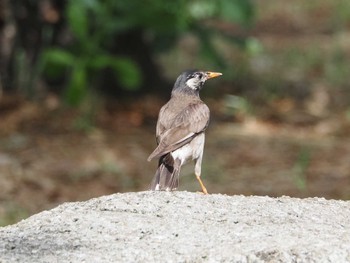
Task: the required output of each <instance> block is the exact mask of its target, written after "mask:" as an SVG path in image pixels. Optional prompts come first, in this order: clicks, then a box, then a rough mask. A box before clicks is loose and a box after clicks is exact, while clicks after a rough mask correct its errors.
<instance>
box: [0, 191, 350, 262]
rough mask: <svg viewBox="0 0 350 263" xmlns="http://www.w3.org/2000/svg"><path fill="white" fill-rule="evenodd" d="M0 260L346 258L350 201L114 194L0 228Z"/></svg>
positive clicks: (348, 257)
mask: <svg viewBox="0 0 350 263" xmlns="http://www.w3.org/2000/svg"><path fill="white" fill-rule="evenodd" d="M0 262H50V263H51V262H350V202H347V201H335V200H325V199H323V198H307V199H296V198H290V197H280V198H270V197H259V196H249V197H245V196H225V195H218V194H213V195H202V194H198V193H188V192H171V193H169V192H139V193H125V194H114V195H110V196H103V197H100V198H95V199H92V200H89V201H86V202H76V203H65V204H62V205H60V206H58V207H57V208H55V209H52V210H49V211H44V212H41V213H39V214H36V215H34V216H32V217H30V218H28V219H26V220H23V221H21V222H19V223H17V224H15V225H12V226H7V227H3V228H0Z"/></svg>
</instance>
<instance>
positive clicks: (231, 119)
mask: <svg viewBox="0 0 350 263" xmlns="http://www.w3.org/2000/svg"><path fill="white" fill-rule="evenodd" d="M335 2H337V5H336V4H334V3H335ZM257 5H258V6H259V8H258V10H259V19H258V21H257V26H256V27H255V28H254V29H253V30H252V32H251V34H252V36H253V37H255V38H256V39H258V40H259V41H260V42H261V44H262V45H261V46H262V47H263V50H260V47H259V46H254V45H253V46H252V49H251V52H250V53H249V52H248V53H249V54H244V55H242V54H241V52H240V51H238V50H236V48H232V47H228V46H227V44H223V42H221V41H220V40H218V43H217V44H218V45H222V50H223V54H224V55H225V57H226V59H227V60H228V61H230V63H232V65H231V64H230V65H229V66H232V68H234V69H235V71H232V72H226V73H225V74H226V75H224V77H226V76H227V78H229V77H231V78H232V77H233V79H235V76H236V75H237V76H238V75H239V76H242V75H243V76H245V78H241V79H243V82H239V81H237V82H234V83H231V82H228V81H225V78H223V79H222V82H217V83H220V84H211V85H212V86H209V88H208V89H207V90H204V96H203V99H204V100H205V101H206V102H207V104H208V105H209V108H210V109H211V111H212V121H211V125H210V127H209V129H208V132H207V137H206V148H205V154H204V163H203V169H202V170H203V172H202V173H203V180H204V182H205V183H206V185H207V188H208V190H209V191H210V192H211V193H227V194H245V195H269V196H281V195H290V196H297V197H307V196H323V197H326V198H335V199H339V198H340V199H349V198H350V192H349V190H348V188H349V185H350V162H349V159H350V137H349V136H348V134H349V131H350V118H349V115H350V114H349V112H350V111H349V106H348V105H349V101H350V98H349V91H350V88H349V84H348V76H349V74H350V67H349V63H348V61H349V56H350V54H349V50H348V46H349V43H350V34H349V29H350V23H349V22H347V21H349V20H347V17H348V16H349V14H348V13H349V12H348V13H347V10H350V7H349V6H348V2H347V1H343V0H337V1H327V0H324V1H317V2H312V3H311V2H310V3H309V2H307V3H305V1H292V2H283V4H282V2H280V1H278V0H274V1H272V0H270V1H264V2H263V4H262V3H260V2H259V1H257ZM347 7H349V8H347ZM218 26H221V27H223V28H224V29H226V30H227V31H228V32H230V31H231V30H235V29H234V28H232V26H229V25H224V24H223V25H218ZM253 43H254V42H253ZM232 49H234V50H232ZM186 52H187V53H186ZM191 52H192V53H191ZM188 53H191V56H188ZM196 57H197V53H196V49H195V43H194V42H193V39H192V38H191V37H190V36H187V37H184V39H183V41H182V42H181V43H179V49H178V50H177V51H174V52H172V53H169V54H167V55H166V56H162V57H160V58H159V62H160V64H161V65H163V66H164V65H166V66H165V67H164V68H166V69H167V70H166V71H165V74H166V75H167V76H168V77H169V78H170V79H174V78H175V77H176V75H177V74H178V73H179V72H180V71H181V70H182V69H184V68H187V67H197V68H198V67H200V66H201V65H202V64H201V63H202V61H200V60H196V59H193V58H196ZM208 69H209V70H215V69H214V68H208ZM248 72H249V73H248ZM230 74H231V75H230ZM244 74H246V75H244ZM249 74H251V75H249ZM251 76H254V77H251ZM216 85H217V86H219V87H217V86H216ZM214 86H215V89H216V92H217V93H219V95H218V94H212V93H213V92H212V91H210V90H211V87H214ZM242 87H243V88H242ZM237 94H238V95H240V96H241V97H240V98H248V99H249V100H250V101H251V103H252V104H250V105H247V102H246V101H245V100H239V99H238V100H237V98H238V97H234V96H233V95H237ZM262 100H263V101H264V103H263V104H261V101H262ZM164 102H165V100H164V99H161V98H157V97H153V96H147V97H144V98H138V99H133V100H130V101H109V102H106V104H105V105H103V106H101V108H100V110H98V112H97V113H96V124H95V125H94V126H91V125H89V123H88V122H87V121H86V119H84V118H83V117H79V115H78V113H77V112H76V111H74V110H72V109H65V107H64V106H62V105H61V104H60V101H59V99H58V98H57V97H56V96H54V95H48V96H47V97H46V98H45V99H43V100H42V101H37V102H28V101H26V100H23V99H22V98H19V97H17V96H10V95H6V96H2V97H1V101H0V119H1V122H0V177H1V191H0V225H6V224H9V223H13V222H16V221H18V220H19V219H21V218H24V217H27V216H28V215H30V214H33V213H36V212H38V211H41V210H43V209H47V208H51V207H53V206H56V205H57V204H59V203H62V202H64V201H75V200H86V199H89V198H91V197H96V196H100V195H105V194H111V193H115V192H126V191H139V190H145V189H147V187H148V184H149V183H150V181H151V179H152V176H153V174H154V171H155V168H156V162H155V161H154V162H152V163H148V162H147V161H146V159H147V156H148V154H149V153H150V152H151V151H152V150H153V149H154V147H155V139H154V129H155V124H156V118H157V114H158V111H159V108H160V107H161V105H162V104H163V103H164ZM237 103H238V106H237ZM253 103H254V104H253ZM259 103H260V104H259ZM192 168H193V167H192V166H191V165H188V166H186V167H185V168H184V169H183V171H182V174H183V175H184V176H183V177H182V178H181V181H180V186H181V190H189V191H197V190H199V186H198V185H197V182H196V180H195V178H194V176H193V169H192Z"/></svg>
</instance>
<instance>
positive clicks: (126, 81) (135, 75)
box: [113, 58, 141, 90]
mask: <svg viewBox="0 0 350 263" xmlns="http://www.w3.org/2000/svg"><path fill="white" fill-rule="evenodd" d="M113 69H114V71H115V72H116V73H117V76H116V79H117V81H118V82H119V83H120V84H121V85H123V86H124V87H125V88H126V89H129V90H136V89H137V88H138V87H139V86H140V83H141V74H140V71H139V69H138V67H137V66H136V64H135V63H134V62H133V61H131V60H130V59H126V58H114V59H113Z"/></svg>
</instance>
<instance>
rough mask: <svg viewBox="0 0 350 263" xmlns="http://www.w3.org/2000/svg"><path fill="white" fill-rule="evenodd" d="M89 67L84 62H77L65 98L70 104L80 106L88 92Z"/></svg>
mask: <svg viewBox="0 0 350 263" xmlns="http://www.w3.org/2000/svg"><path fill="white" fill-rule="evenodd" d="M87 78H88V76H87V68H86V65H85V64H84V63H82V62H81V63H77V64H76V65H75V67H74V68H73V71H72V73H71V78H70V81H69V84H68V88H67V90H66V92H65V99H66V102H67V103H68V104H69V105H72V106H78V105H79V104H80V103H81V102H82V100H83V99H84V97H85V95H86V93H87V85H88V79H87Z"/></svg>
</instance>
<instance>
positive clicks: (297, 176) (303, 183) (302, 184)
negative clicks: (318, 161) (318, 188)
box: [293, 148, 311, 191]
mask: <svg viewBox="0 0 350 263" xmlns="http://www.w3.org/2000/svg"><path fill="white" fill-rule="evenodd" d="M310 155H311V153H310V150H309V149H308V148H302V149H301V151H300V153H299V155H298V159H297V161H296V162H295V164H294V167H293V172H294V178H293V179H294V183H295V185H296V187H297V188H298V189H299V190H301V191H304V190H306V187H307V178H306V170H307V168H308V167H309V165H310V159H311V156H310Z"/></svg>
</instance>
